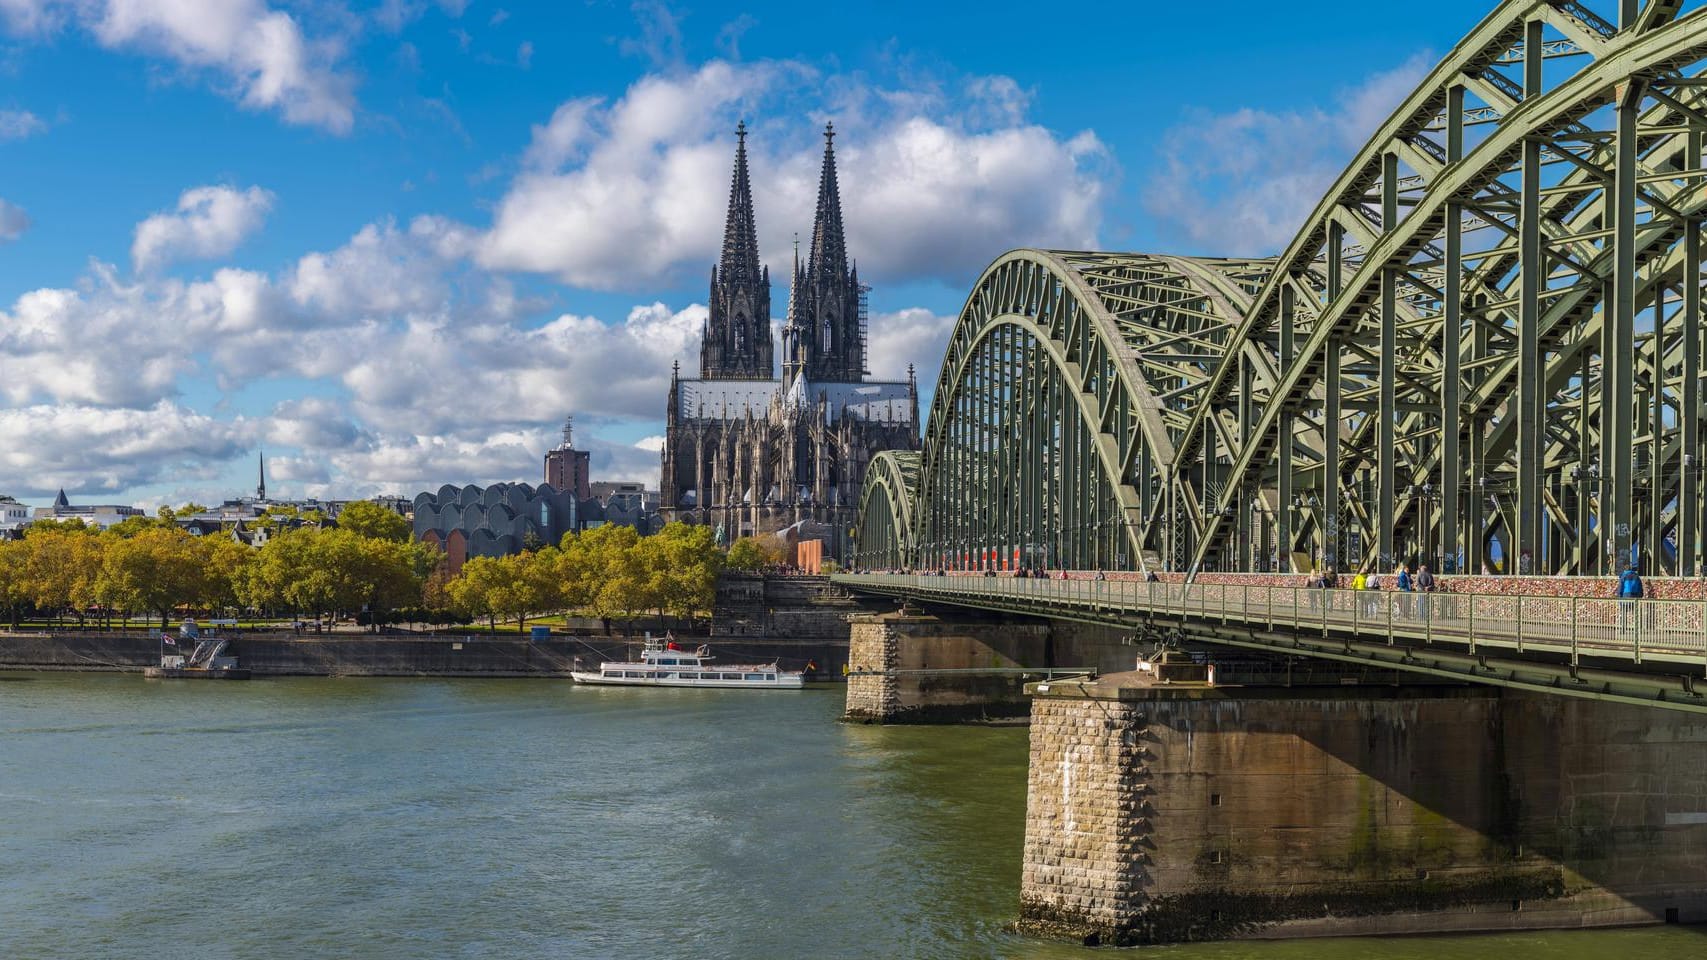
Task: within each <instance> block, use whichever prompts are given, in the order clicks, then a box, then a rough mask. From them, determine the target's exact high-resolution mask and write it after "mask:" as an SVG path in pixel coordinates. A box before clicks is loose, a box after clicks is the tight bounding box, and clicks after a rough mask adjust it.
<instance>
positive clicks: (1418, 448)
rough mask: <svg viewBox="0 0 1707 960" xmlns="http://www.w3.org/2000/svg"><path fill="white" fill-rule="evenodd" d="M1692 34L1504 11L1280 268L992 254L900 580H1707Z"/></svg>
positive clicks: (1698, 143) (1562, 6)
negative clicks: (1706, 572) (933, 573)
mask: <svg viewBox="0 0 1707 960" xmlns="http://www.w3.org/2000/svg"><path fill="white" fill-rule="evenodd" d="M1683 6H1685V5H1680V4H1677V3H1665V2H1649V3H1647V4H1637V3H1633V2H1619V3H1616V4H1613V3H1606V4H1601V3H1587V2H1579V0H1540V2H1538V0H1528V2H1520V0H1511V2H1507V3H1504V4H1501V5H1500V6H1499V7H1498V8H1497V9H1496V10H1495V11H1494V12H1493V13H1492V14H1490V15H1489V16H1488V17H1487V18H1486V19H1485V20H1483V21H1482V23H1480V24H1479V25H1477V26H1476V27H1475V29H1474V30H1472V31H1471V33H1470V34H1469V35H1468V36H1467V37H1466V38H1465V40H1464V41H1463V42H1461V43H1460V44H1459V45H1458V46H1457V47H1456V48H1455V49H1454V50H1453V51H1452V52H1451V53H1450V54H1449V55H1448V56H1447V57H1446V58H1444V59H1443V60H1442V61H1441V63H1440V64H1439V65H1437V66H1436V67H1435V68H1434V70H1433V71H1431V72H1430V74H1429V75H1428V76H1427V77H1426V78H1425V79H1424V80H1423V81H1422V83H1421V84H1420V85H1419V86H1418V88H1417V89H1416V90H1415V91H1414V92H1413V93H1412V94H1411V95H1410V96H1409V97H1407V98H1406V100H1405V101H1404V102H1403V103H1402V104H1401V105H1400V107H1399V108H1398V109H1397V110H1395V111H1394V113H1393V114H1392V116H1391V117H1389V118H1388V119H1387V121H1386V122H1385V123H1384V124H1382V126H1381V128H1380V129H1379V130H1378V131H1376V133H1375V135H1374V136H1373V137H1371V139H1370V140H1369V142H1368V143H1367V144H1366V145H1365V146H1364V148H1363V149H1362V150H1360V151H1359V152H1358V154H1357V156H1356V157H1355V158H1354V159H1353V160H1352V162H1351V163H1350V165H1349V166H1348V167H1347V168H1346V170H1345V171H1344V173H1342V174H1341V176H1340V177H1339V179H1338V180H1337V181H1336V182H1335V183H1334V185H1333V187H1332V188H1331V189H1330V190H1329V191H1328V193H1327V194H1326V195H1325V196H1324V198H1323V199H1322V200H1321V202H1320V203H1319V204H1317V206H1316V207H1315V209H1314V210H1313V211H1312V212H1311V214H1310V216H1309V218H1308V219H1307V220H1306V221H1305V223H1304V224H1303V225H1302V226H1301V228H1300V230H1299V231H1298V233H1297V234H1296V236H1295V238H1294V239H1293V241H1292V242H1291V243H1290V244H1289V245H1288V246H1287V248H1286V249H1285V250H1284V251H1283V252H1282V253H1281V255H1280V256H1278V257H1275V258H1272V259H1268V260H1216V259H1209V258H1187V257H1172V256H1159V255H1144V254H1115V253H1092V252H1077V251H1075V252H1068V251H1056V252H1044V251H1031V250H1022V251H1014V252H1012V253H1009V254H1006V255H1004V256H1003V257H1001V258H999V259H998V260H997V261H996V262H995V263H993V264H992V265H991V266H990V268H989V269H987V270H986V271H985V273H984V275H983V276H982V277H981V278H980V280H979V282H978V284H977V286H976V287H975V288H974V290H973V292H972V294H971V295H970V296H969V297H968V299H967V303H966V307H965V308H964V309H963V311H962V313H961V317H960V323H959V324H958V325H957V327H956V330H955V332H954V334H953V336H952V338H951V343H950V346H949V350H948V352H947V355H946V358H945V360H944V364H943V369H942V376H941V378H940V380H939V386H938V392H937V396H936V401H935V403H933V405H932V409H931V415H930V422H929V427H928V430H927V442H926V445H925V449H924V452H923V455H922V460H921V462H920V464H919V479H918V500H917V502H916V506H915V507H914V509H913V511H912V513H911V516H910V519H909V520H907V521H905V522H906V523H907V525H908V537H906V538H901V537H896V538H894V542H896V543H903V542H904V543H908V544H909V545H910V549H911V551H912V552H911V553H910V554H908V558H909V560H910V562H909V563H907V564H905V565H911V566H935V565H938V564H941V563H943V562H945V561H946V562H948V563H950V564H955V565H958V564H960V563H965V562H966V561H967V560H968V559H972V558H975V557H981V558H983V560H984V561H985V562H986V563H988V561H989V557H990V554H991V551H997V552H998V555H999V556H1001V557H1002V558H1004V559H1007V560H1009V561H1010V562H1011V561H1012V559H1013V553H1014V551H1015V550H1016V549H1017V550H1018V551H1019V553H1020V557H1021V560H1022V561H1023V562H1026V563H1028V564H1035V563H1046V564H1047V565H1050V566H1082V567H1098V568H1145V567H1153V566H1162V567H1166V568H1169V569H1182V570H1189V571H1192V572H1196V571H1199V570H1205V569H1288V570H1290V569H1297V568H1301V567H1305V566H1308V565H1312V564H1322V565H1326V566H1329V567H1333V568H1336V569H1340V570H1347V569H1353V568H1363V569H1369V568H1375V567H1387V568H1390V567H1391V565H1392V564H1394V563H1396V562H1400V561H1403V560H1414V559H1420V560H1423V561H1425V562H1435V563H1439V564H1440V565H1441V566H1442V567H1443V568H1444V569H1448V570H1451V569H1469V570H1475V569H1477V568H1479V567H1483V566H1490V567H1495V568H1498V569H1501V570H1503V571H1506V572H1518V570H1519V568H1520V567H1522V566H1523V565H1524V563H1525V562H1527V563H1528V564H1529V565H1530V566H1531V567H1532V568H1533V569H1534V570H1535V571H1536V572H1577V573H1591V572H1603V571H1606V570H1608V569H1609V568H1612V567H1614V566H1617V565H1621V563H1622V559H1623V558H1624V557H1627V556H1630V555H1631V554H1632V552H1633V548H1634V547H1639V550H1638V551H1635V552H1639V553H1640V554H1641V555H1642V556H1643V559H1644V564H1645V566H1646V569H1648V570H1650V571H1653V572H1672V573H1678V574H1692V573H1695V572H1697V570H1698V569H1699V568H1700V564H1701V562H1702V554H1703V547H1704V544H1703V542H1702V540H1703V538H1702V532H1701V525H1702V519H1701V515H1702V507H1703V504H1702V486H1703V485H1702V477H1701V473H1700V471H1701V463H1702V449H1701V439H1702V438H1701V435H1700V412H1701V411H1700V408H1701V400H1702V398H1701V394H1700V379H1701V352H1702V351H1701V347H1702V345H1701V342H1700V340H1701V334H1700V305H1701V237H1700V234H1701V220H1702V218H1703V216H1707V171H1704V169H1703V166H1704V165H1703V159H1702V158H1703V148H1704V146H1707V70H1704V68H1707V10H1703V9H1699V8H1695V9H1690V10H1689V11H1688V12H1687V13H1680V11H1681V10H1682V8H1683ZM1689 6H1692V7H1693V6H1694V5H1689ZM1598 8H1610V9H1607V10H1605V11H1604V12H1597V10H1598ZM873 530H874V533H875V528H873ZM1039 547H1042V548H1043V549H1042V553H1041V555H1040V552H1039ZM1521 558H1527V560H1524V559H1521Z"/></svg>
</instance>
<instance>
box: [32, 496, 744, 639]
mask: <svg viewBox="0 0 1707 960" xmlns="http://www.w3.org/2000/svg"><path fill="white" fill-rule="evenodd" d="M732 553H733V554H736V555H737V556H736V557H735V559H738V560H741V559H743V558H742V557H741V556H740V554H741V553H742V551H732ZM724 562H725V556H724V553H723V551H722V550H719V549H718V548H717V547H716V545H715V544H714V543H713V541H712V535H711V532H710V530H708V529H707V528H705V527H693V526H688V525H686V524H679V523H678V524H670V525H669V526H667V527H665V528H664V530H663V531H661V532H660V533H658V534H656V535H654V536H650V537H640V536H638V535H637V534H636V533H635V531H634V530H633V529H632V528H630V527H622V526H612V525H607V526H603V527H598V528H595V529H593V530H589V531H586V532H584V533H580V534H570V535H568V536H566V537H564V539H563V542H562V543H561V544H560V545H558V546H555V547H545V548H542V549H539V550H535V551H531V552H527V553H522V554H518V555H515V556H508V557H473V558H470V559H469V560H468V561H467V562H466V563H465V564H464V565H463V568H462V571H461V573H460V574H459V575H458V576H455V577H451V576H449V575H448V573H447V571H446V565H445V562H444V556H443V554H441V553H439V552H438V551H437V550H436V549H435V548H433V547H430V546H428V545H425V544H422V543H419V542H416V541H415V540H413V538H412V537H411V535H410V528H409V524H408V522H407V521H406V520H404V519H403V518H402V517H399V516H397V515H396V514H394V513H391V512H390V511H386V510H384V509H383V508H381V507H378V506H377V505H374V504H367V503H353V504H350V505H349V506H348V507H346V508H345V509H344V511H343V513H342V514H341V515H340V516H339V518H338V526H337V527H335V528H322V527H316V526H302V527H297V528H294V529H291V528H285V527H281V532H279V533H277V534H275V535H274V536H272V537H271V538H270V539H269V540H268V541H267V543H266V544H265V546H263V547H261V548H260V549H255V548H253V547H250V546H247V545H245V544H242V543H238V542H236V541H234V540H233V539H231V538H230V537H227V536H204V537H196V536H191V535H190V534H188V533H186V532H184V531H183V530H181V529H179V528H178V526H177V525H176V524H175V523H173V522H172V518H171V515H170V514H169V513H167V512H165V511H163V512H162V516H160V517H158V518H143V517H134V518H130V519H128V520H126V521H125V522H123V523H121V524H118V525H116V526H114V527H112V528H110V529H108V530H106V531H104V532H96V531H94V530H92V529H90V528H87V527H84V526H83V525H82V524H81V523H77V522H75V521H73V522H69V523H38V524H34V525H32V526H31V527H29V528H27V533H26V535H25V537H24V538H23V539H21V540H16V541H7V542H0V609H4V610H6V611H7V612H8V613H9V615H10V619H11V621H12V623H13V624H14V625H17V624H18V623H19V621H20V618H21V617H22V616H23V615H24V614H25V613H26V612H29V611H34V612H35V613H36V614H38V615H45V616H54V617H58V618H64V617H66V616H71V617H75V618H76V619H77V620H79V621H80V622H81V621H85V620H86V619H87V618H88V617H89V616H91V615H93V616H98V617H102V618H110V617H112V616H113V615H115V614H126V615H129V614H146V615H149V616H158V617H159V619H160V622H161V624H162V626H164V625H166V624H167V623H168V622H169V619H170V617H171V616H172V614H173V613H174V612H175V611H178V610H181V609H185V608H189V609H195V610H205V611H209V612H231V613H241V612H244V611H249V612H254V613H257V614H262V615H274V616H277V615H289V616H292V617H297V616H304V615H307V616H314V617H320V616H333V617H336V616H338V615H339V614H355V613H357V612H364V613H365V614H366V615H367V617H368V618H369V622H372V623H375V624H378V623H381V622H386V621H388V620H397V619H412V620H422V621H426V622H433V623H450V622H467V621H468V619H469V618H484V619H486V620H487V621H488V622H489V623H490V624H491V625H492V626H493V627H494V628H495V627H496V625H497V621H498V619H499V618H500V617H501V618H504V619H506V620H511V619H513V620H515V621H517V628H518V630H519V629H522V628H524V627H525V626H526V622H527V620H528V619H529V618H531V617H536V616H540V615H542V614H546V613H550V612H553V611H559V610H584V611H587V612H589V613H591V614H592V615H594V616H597V617H599V618H601V619H603V620H604V621H605V627H606V630H607V631H608V630H609V628H610V622H611V620H613V619H615V618H618V617H629V616H633V615H635V614H638V613H645V612H655V613H658V614H660V615H663V614H672V615H675V616H679V617H687V618H691V617H693V616H694V615H695V614H697V613H699V612H700V611H703V610H706V609H709V608H710V606H711V602H712V597H713V592H714V590H715V587H716V581H717V575H718V573H719V572H720V571H721V569H722V568H723V565H724Z"/></svg>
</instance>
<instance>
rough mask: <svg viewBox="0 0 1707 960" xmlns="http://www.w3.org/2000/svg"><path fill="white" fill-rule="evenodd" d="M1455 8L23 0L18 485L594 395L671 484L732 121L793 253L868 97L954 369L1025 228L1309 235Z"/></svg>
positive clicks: (13, 310)
mask: <svg viewBox="0 0 1707 960" xmlns="http://www.w3.org/2000/svg"><path fill="white" fill-rule="evenodd" d="M1428 7H1429V15H1428V16H1426V17H1424V16H1419V15H1418V14H1417V8H1416V7H1415V6H1402V5H1397V4H1350V3H1310V2H1301V3H1296V4H1292V5H1290V6H1288V7H1286V8H1284V9H1281V8H1275V7H1273V6H1272V5H1257V4H1243V3H1224V4H1218V5H1214V6H1210V5H1207V4H1197V5H1190V4H1166V5H1158V4H1134V3H1109V4H1095V3H1088V4H1087V3H1081V4H1074V5H1071V16H1070V17H1069V16H1059V17H1057V16H1053V15H1052V13H1051V8H1049V7H1048V6H1046V5H1045V6H1039V5H1035V4H1028V5H1017V4H1016V5H1011V6H1004V5H1001V4H906V5H902V4H895V3H876V4H860V5H856V4H845V5H817V4H814V5H810V7H806V6H803V5H789V4H773V3H751V4H742V5H718V6H712V5H699V6H690V5H685V4H683V5H666V4H663V3H651V2H647V3H636V4H629V3H600V2H590V3H573V2H569V3H540V4H530V3H516V2H505V3H488V2H482V0H471V2H464V0H438V2H433V0H384V2H381V3H367V4H353V5H352V4H346V3H341V2H338V0H303V2H297V3H291V2H283V0H271V2H268V0H219V2H216V0H0V430H4V431H5V433H6V435H7V437H8V441H7V444H6V445H5V448H4V449H0V492H5V493H11V494H13V495H15V496H18V497H19V498H20V499H25V500H26V501H38V502H39V501H42V500H43V499H44V498H45V496H48V495H51V493H52V491H53V490H54V489H55V488H57V487H59V486H64V487H66V488H67V489H68V490H69V491H71V492H72V493H73V495H74V498H79V499H85V500H88V499H102V500H109V499H117V500H122V501H137V502H143V503H154V502H159V501H162V500H165V501H181V500H183V499H186V498H190V497H194V498H197V499H204V500H205V499H208V498H213V497H220V496H226V495H231V494H235V493H237V492H239V491H240V490H241V489H243V488H245V487H248V486H252V483H253V481H252V472H253V467H252V464H253V460H254V452H255V450H256V449H257V448H258V447H260V446H262V445H265V447H266V448H267V450H268V459H269V463H270V464H271V466H272V469H273V473H274V476H273V477H272V478H271V480H272V482H271V483H270V484H269V486H270V488H271V489H272V490H274V491H279V492H283V493H285V494H287V495H296V494H313V495H324V496H362V495H367V494H370V493H374V492H381V491H386V492H400V493H413V492H415V491H416V490H419V489H425V488H429V487H434V486H437V485H438V484H440V483H443V482H471V481H474V482H478V481H491V480H497V479H525V480H535V479H537V474H538V463H539V457H540V455H541V453H542V452H543V450H544V449H545V448H546V447H547V446H548V445H549V444H550V442H552V441H553V439H554V438H555V434H556V431H557V426H558V424H559V423H560V422H561V419H562V417H563V416H564V415H565V414H570V413H573V414H574V415H575V416H576V418H577V424H578V428H577V439H578V441H580V442H579V445H581V446H584V447H590V448H591V449H593V451H594V453H595V460H594V469H595V475H600V474H602V475H604V476H607V477H611V478H617V477H626V478H636V479H648V480H651V481H653V482H655V481H656V466H657V457H656V453H655V449H656V447H655V441H654V440H653V439H652V438H655V437H656V435H657V434H659V433H661V432H662V431H661V413H662V409H663V400H664V388H665V384H666V383H667V380H668V376H669V369H670V364H671V363H672V362H673V361H675V360H677V359H681V360H682V361H683V362H684V369H687V370H689V371H691V370H692V369H693V368H694V363H695V362H697V346H696V343H695V336H696V334H697V329H698V324H699V321H700V319H701V318H703V316H704V306H703V304H704V299H705V279H706V276H707V274H708V272H709V269H710V266H711V264H712V262H713V260H714V258H715V250H716V245H717V242H718V234H719V232H720V228H721V225H722V212H723V208H724V204H725V199H726V191H727V189H728V170H729V163H730V158H731V151H732V148H733V144H732V139H731V134H730V130H731V128H732V127H733V125H734V123H735V121H736V120H737V119H740V118H745V119H746V120H747V122H748V123H749V125H750V126H752V127H753V128H754V132H753V135H752V137H751V139H750V141H749V142H750V147H751V149H752V151H753V156H754V170H755V184H754V185H755V192H756V194H757V205H758V210H757V216H758V221H759V226H760V241H761V245H762V253H763V255H764V256H765V258H766V259H767V261H769V262H771V263H772V264H773V265H781V264H783V263H785V262H786V260H787V257H788V243H789V239H790V237H791V236H792V234H793V233H794V232H795V231H800V232H803V233H804V232H808V231H809V230H810V228H811V222H810V218H811V203H812V199H813V194H814V191H815V187H816V174H817V158H818V154H819V151H820V150H821V149H822V138H821V136H820V134H819V130H820V129H821V127H822V125H823V123H824V122H825V121H826V120H834V121H835V122H836V124H837V127H838V130H839V131H840V135H839V137H838V139H837V152H838V157H839V158H840V164H841V175H842V192H843V197H844V202H845V204H846V206H847V210H846V216H847V220H848V225H849V231H850V238H849V239H850V247H851V252H852V253H853V254H854V256H855V257H856V258H858V259H859V262H860V267H861V276H862V278H863V279H865V280H867V282H870V283H871V284H873V286H874V290H873V293H872V299H871V303H872V311H873V314H874V322H873V368H874V370H875V372H877V373H878V374H882V375H892V376H893V375H900V374H901V373H902V372H903V371H904V370H905V367H906V365H907V363H908V362H915V363H918V364H919V366H920V369H921V373H922V379H923V380H925V381H927V382H928V381H929V380H931V379H933V378H934V375H935V366H936V364H937V363H938V362H939V361H940V355H941V343H942V341H943V339H944V338H945V337H946V334H947V331H948V329H949V326H950V325H951V323H952V318H953V315H954V313H955V311H956V310H957V309H958V308H959V305H960V302H961V300H962V299H963V297H964V295H965V293H966V290H967V289H968V288H969V287H970V285H971V283H972V281H973V280H974V279H975V278H976V276H977V274H978V271H979V270H980V269H981V267H982V266H983V265H984V264H986V263H988V262H989V261H990V260H991V259H993V258H994V257H995V256H996V255H998V254H999V253H1001V252H1002V251H1003V250H1004V249H1008V248H1011V247H1015V246H1071V247H1093V248H1100V249H1129V250H1156V251H1167V252H1181V253H1221V254H1265V253H1269V252H1272V251H1273V250H1275V249H1278V248H1279V247H1280V246H1282V245H1283V244H1284V243H1285V241H1286V240H1287V239H1288V238H1289V237H1290V235H1291V231H1292V229H1293V227H1294V226H1295V225H1296V223H1297V222H1298V220H1299V219H1301V216H1302V212H1303V211H1305V210H1307V209H1308V208H1309V207H1310V206H1311V205H1313V204H1314V202H1315V201H1316V199H1317V198H1318V196H1319V193H1320V190H1321V189H1322V187H1323V186H1324V185H1325V184H1326V183H1327V182H1328V181H1329V180H1330V179H1331V178H1332V177H1333V176H1334V175H1335V174H1337V173H1338V171H1339V169H1340V167H1341V166H1342V165H1343V163H1344V162H1345V160H1346V158H1347V157H1348V156H1349V155H1350V153H1351V152H1352V151H1353V150H1355V149H1356V148H1357V147H1358V146H1360V145H1361V143H1362V142H1363V140H1364V138H1365V136H1366V134H1367V131H1368V130H1370V129H1372V128H1373V126H1374V125H1375V124H1376V123H1378V122H1379V120H1380V119H1382V118H1383V117H1384V116H1385V115H1386V113H1387V111H1388V110H1389V109H1390V108H1391V107H1392V106H1393V105H1394V104H1396V103H1397V101H1398V99H1399V98H1400V97H1402V96H1403V95H1404V94H1406V93H1407V92H1409V90H1410V89H1411V88H1412V86H1413V85H1414V83H1415V81H1416V80H1417V78H1419V77H1420V76H1421V75H1422V74H1423V73H1424V72H1426V70H1427V69H1428V68H1429V67H1431V66H1432V65H1433V62H1434V60H1435V59H1436V58H1437V57H1438V56H1439V55H1441V54H1442V53H1444V52H1445V51H1446V50H1448V49H1449V48H1450V47H1451V46H1452V45H1453V44H1454V43H1455V42H1456V41H1457V39H1458V38H1459V37H1460V36H1462V35H1463V34H1465V33H1466V32H1468V31H1469V30H1470V29H1471V28H1472V27H1473V26H1474V25H1475V23H1476V22H1477V21H1478V20H1479V19H1480V18H1481V17H1482V16H1484V15H1485V14H1486V12H1487V11H1488V9H1489V8H1490V5H1489V4H1488V3H1487V2H1486V0H1484V2H1480V3H1471V2H1456V0H1452V2H1437V3H1433V4H1430V5H1428ZM1061 9H1062V10H1066V9H1068V8H1066V7H1062V8H1061ZM773 306H774V309H775V310H776V312H777V313H778V314H779V315H780V314H781V313H782V312H783V311H784V310H785V309H786V289H785V288H784V287H782V286H780V285H779V286H778V287H776V288H775V289H774V290H773Z"/></svg>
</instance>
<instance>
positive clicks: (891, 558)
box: [852, 450, 919, 570]
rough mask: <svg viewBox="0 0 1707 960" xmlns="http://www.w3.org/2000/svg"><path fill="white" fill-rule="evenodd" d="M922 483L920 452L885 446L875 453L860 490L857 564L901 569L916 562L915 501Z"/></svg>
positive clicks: (855, 539) (883, 568)
mask: <svg viewBox="0 0 1707 960" xmlns="http://www.w3.org/2000/svg"><path fill="white" fill-rule="evenodd" d="M918 486H919V454H918V453H915V452H912V451H907V450H884V451H881V452H879V453H877V454H875V455H873V456H872V458H871V463H870V464H869V465H868V466H867V467H866V471H865V482H864V484H863V485H862V486H861V488H860V494H859V521H858V522H859V525H858V526H857V527H856V528H855V530H854V543H855V552H854V556H853V558H852V559H853V563H854V565H855V566H858V567H864V568H868V569H876V570H897V569H902V568H906V567H911V566H912V565H913V564H914V562H915V559H914V550H913V532H914V531H913V513H914V511H913V503H914V499H915V498H916V497H917V495H918Z"/></svg>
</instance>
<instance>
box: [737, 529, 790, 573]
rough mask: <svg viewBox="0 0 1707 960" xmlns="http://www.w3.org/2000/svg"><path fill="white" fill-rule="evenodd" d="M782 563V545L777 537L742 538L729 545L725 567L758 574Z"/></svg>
mask: <svg viewBox="0 0 1707 960" xmlns="http://www.w3.org/2000/svg"><path fill="white" fill-rule="evenodd" d="M781 562H782V544H780V543H778V542H777V539H776V538H775V537H763V538H760V537H742V538H741V539H739V540H737V541H735V542H734V543H732V544H730V545H729V555H728V556H727V557H726V558H725V559H724V565H725V566H726V567H728V568H729V569H730V570H740V571H742V572H744V573H758V572H759V571H760V570H763V569H764V568H765V567H768V566H772V565H774V564H778V563H781Z"/></svg>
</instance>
